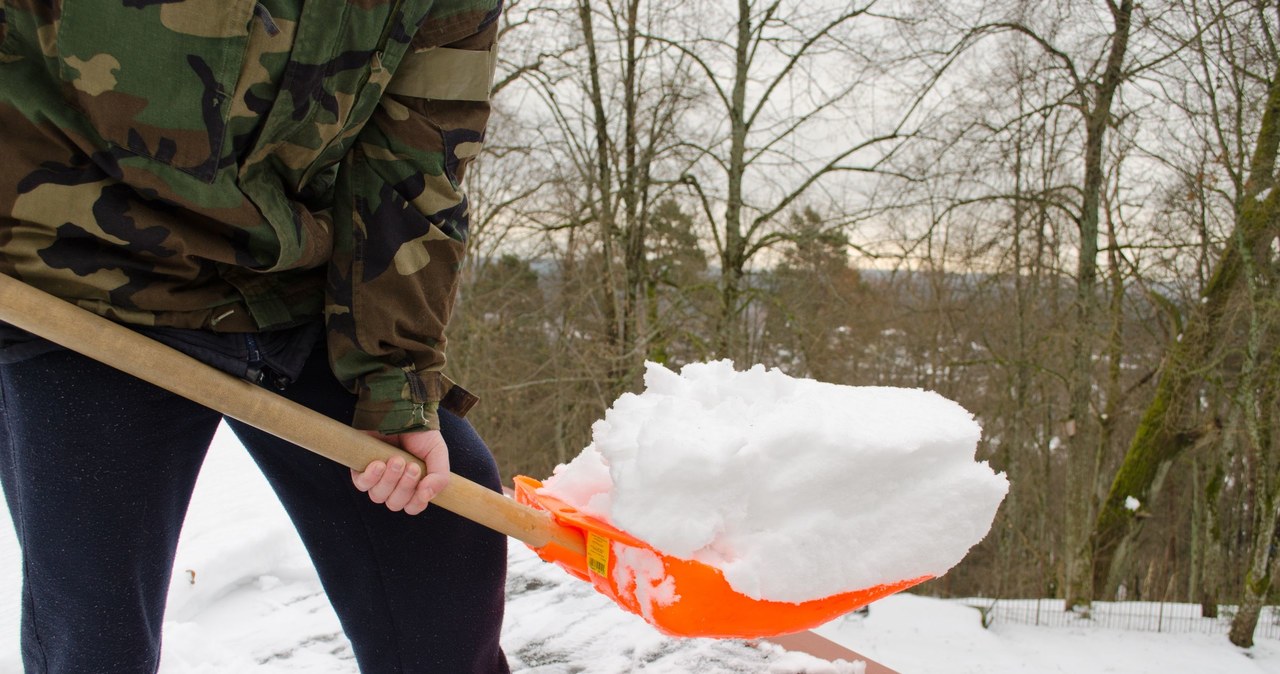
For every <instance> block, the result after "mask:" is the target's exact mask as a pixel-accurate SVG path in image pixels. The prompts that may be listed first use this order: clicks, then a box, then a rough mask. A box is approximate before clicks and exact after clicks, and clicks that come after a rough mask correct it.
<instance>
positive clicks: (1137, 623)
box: [958, 598, 1280, 639]
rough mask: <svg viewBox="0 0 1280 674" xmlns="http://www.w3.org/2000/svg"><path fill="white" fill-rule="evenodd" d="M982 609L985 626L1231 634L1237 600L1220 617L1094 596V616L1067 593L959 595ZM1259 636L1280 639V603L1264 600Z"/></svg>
mask: <svg viewBox="0 0 1280 674" xmlns="http://www.w3.org/2000/svg"><path fill="white" fill-rule="evenodd" d="M958 601H960V602H961V603H964V604H966V605H968V606H972V607H974V608H976V609H978V610H979V611H980V612H981V613H982V622H983V625H984V626H990V625H993V624H996V623H1010V624H1015V625H1043V626H1046V627H1084V628H1088V627H1101V628H1109V629H1117V630H1129V631H1137V632H1170V633H1174V634H1223V635H1225V634H1227V633H1228V632H1230V631H1231V619H1232V617H1233V616H1234V615H1235V611H1236V607H1235V606H1226V605H1224V606H1219V607H1218V617H1217V618H1204V617H1202V616H1201V615H1200V613H1201V609H1200V605H1199V604H1177V603H1171V602H1146V601H1141V602H1139V601H1117V602H1104V601H1095V602H1093V607H1092V610H1091V611H1090V615H1089V617H1087V618H1086V617H1084V616H1081V615H1079V614H1076V613H1073V612H1070V611H1067V610H1065V608H1064V602H1063V600H1061V599H988V598H967V599H961V600H958ZM1253 636H1254V638H1255V639H1280V607H1277V606H1264V607H1263V608H1262V612H1261V614H1260V615H1259V616H1258V627H1257V629H1256V630H1255V631H1254V634H1253Z"/></svg>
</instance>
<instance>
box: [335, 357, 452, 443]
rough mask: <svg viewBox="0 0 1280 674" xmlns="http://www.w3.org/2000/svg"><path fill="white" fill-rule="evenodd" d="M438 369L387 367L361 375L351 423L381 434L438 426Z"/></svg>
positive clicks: (441, 392) (440, 394)
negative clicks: (435, 370)
mask: <svg viewBox="0 0 1280 674" xmlns="http://www.w3.org/2000/svg"><path fill="white" fill-rule="evenodd" d="M444 393H445V390H444V385H443V378H442V377H441V375H440V373H439V372H415V371H413V370H410V369H407V368H406V369H403V370H389V371H383V372H379V373H376V374H370V375H367V376H365V377H364V381H363V382H362V385H361V386H360V388H359V395H360V397H359V400H358V401H357V402H356V411H355V416H354V417H353V418H352V420H351V425H352V426H354V427H355V428H359V429H361V430H372V431H378V432H379V433H382V434H384V435H392V434H395V433H407V432H409V431H427V430H439V429H440V415H439V409H440V399H441V398H443V397H444Z"/></svg>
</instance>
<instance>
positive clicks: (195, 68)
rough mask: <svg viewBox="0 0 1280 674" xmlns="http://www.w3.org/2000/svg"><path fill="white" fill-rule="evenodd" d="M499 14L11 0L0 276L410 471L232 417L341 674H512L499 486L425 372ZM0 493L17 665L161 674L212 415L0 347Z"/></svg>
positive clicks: (496, 5) (21, 346)
mask: <svg viewBox="0 0 1280 674" xmlns="http://www.w3.org/2000/svg"><path fill="white" fill-rule="evenodd" d="M500 11H501V7H500V0H434V1H432V0H363V1H361V2H301V1H300V0H261V1H260V2H253V1H251V0H124V1H123V2H102V1H101V0H62V2H56V3H50V2H35V1H33V0H13V1H11V2H6V3H4V5H3V9H0V12H2V14H0V157H3V160H0V273H4V274H7V275H9V276H13V277H16V278H18V279H20V280H22V281H24V282H26V283H29V284H31V285H33V286H35V287H37V288H40V289H42V290H45V291H47V292H50V293H52V294H54V295H57V296H59V297H61V298H63V299H65V300H67V301H70V302H73V303H75V304H77V305H79V306H81V307H83V308H86V309H89V310H91V311H93V312H95V313H97V314H100V315H102V316H106V317H108V318H110V319H113V320H115V321H118V322H120V323H123V324H126V325H129V326H130V327H132V328H134V329H136V330H138V331H139V332H142V333H143V334H145V335H147V336H149V337H152V338H154V339H156V340H158V341H160V342H163V343H165V344H168V345H169V346H172V347H174V348H176V349H179V350H181V351H183V352H185V353H188V354H189V355H193V356H195V357H197V358H199V359H201V360H203V361H205V362H207V363H209V364H211V365H214V366H215V367H218V368H220V369H222V370H224V371H228V372H232V373H234V374H236V375H238V376H242V377H245V378H247V379H249V380H251V381H253V382H255V383H260V384H262V385H263V386H269V387H272V388H275V389H279V390H280V392H281V395H284V396H286V397H288V398H290V399H292V400H295V401H297V402H299V403H302V404H303V405H306V406H307V407H309V408H311V409H313V410H316V411H318V412H321V413H323V414H325V415H327V416H329V417H331V418H334V419H340V420H343V421H344V422H348V423H350V424H352V425H353V426H355V427H356V428H359V429H362V430H364V431H366V432H368V433H370V434H374V435H376V436H377V437H379V438H382V439H384V440H385V441H387V442H389V443H392V444H394V445H397V446H399V447H402V448H403V449H405V450H407V451H409V452H412V453H413V454H415V455H417V456H418V457H420V458H422V459H423V460H424V462H425V464H426V466H427V469H426V474H425V475H423V474H421V471H420V470H419V469H418V468H417V466H416V465H409V466H406V465H405V463H404V462H403V461H401V460H399V459H391V460H389V461H388V462H386V463H383V462H375V463H373V464H370V465H369V467H368V468H367V469H366V470H364V471H362V472H358V473H357V472H352V471H348V469H346V468H342V467H340V466H338V465H337V464H334V463H331V462H328V461H327V460H325V459H321V458H319V457H317V456H315V455H312V454H310V453H308V452H306V451H305V450H302V449H300V448H298V447H294V446H292V445H288V444H287V443H285V442H283V441H281V440H278V439H275V438H273V437H271V436H269V435H267V434H265V433H263V432H261V431H257V430H254V429H252V428H249V427H246V426H244V425H243V424H240V423H238V422H235V421H232V420H227V421H228V423H229V424H230V426H231V428H232V429H233V430H234V431H235V433H236V434H237V435H238V436H239V437H240V439H241V440H242V442H243V444H244V445H245V447H246V448H247V450H248V451H249V452H250V454H251V455H252V457H253V459H254V460H255V462H256V463H257V465H258V466H259V467H260V468H261V470H262V472H263V473H264V475H265V476H266V478H267V480H268V481H269V483H270V484H271V486H272V488H273V489H274V490H275V492H276V494H277V495H278V497H279V499H280V501H281V502H282V504H283V505H284V507H285V510H286V511H287V512H288V514H289V516H290V517H291V519H292V521H293V523H294V525H295V527H296V528H297V530H298V533H299V535H300V536H301V538H302V540H303V542H304V544H305V545H306V547H307V550H308V553H309V554H310V556H311V558H312V560H313V561H314V563H315V567H316V569H317V571H318V573H319V575H320V579H321V581H322V584H323V586H324V589H325V591H326V593H327V595H328V597H329V599H330V601H331V603H332V604H333V606H334V609H335V611H336V613H337V615H338V617H339V620H340V622H341V624H342V628H343V630H344V631H345V632H346V634H347V636H348V637H349V639H350V641H351V644H352V649H353V651H354V654H355V658H356V661H357V663H358V665H359V667H360V669H361V671H364V672H373V673H377V674H382V673H386V672H443V673H447V674H455V673H459V672H486V673H487V672H505V671H508V665H507V663H506V660H505V657H504V655H503V653H502V649H501V646H500V644H499V641H498V638H499V633H500V628H501V622H502V612H503V586H504V582H505V580H504V577H505V566H506V557H505V550H506V547H505V546H506V540H505V538H504V537H503V536H502V535H500V534H497V533H494V532H492V531H489V530H487V529H485V528H483V527H481V526H479V525H476V524H474V523H471V522H469V521H466V520H464V519H462V518H460V517H457V516H455V515H453V514H451V513H448V512H446V511H443V510H442V509H440V508H429V507H427V505H428V503H429V501H430V499H431V498H432V497H433V496H434V495H435V494H437V493H439V491H440V490H441V489H442V488H444V487H445V486H446V485H447V481H448V471H449V470H450V469H452V470H453V471H454V472H456V473H458V474H460V475H463V476H465V477H467V478H469V479H472V480H475V481H477V482H480V483H481V484H485V485H487V486H488V487H490V488H491V489H495V490H497V489H500V483H499V480H498V475H497V470H496V466H495V463H494V460H493V457H492V456H491V454H490V453H489V450H488V448H487V447H486V446H485V444H484V443H483V441H482V440H481V439H480V438H479V437H478V435H477V434H476V433H475V431H474V430H473V429H472V427H471V426H470V425H469V424H468V423H467V422H466V420H465V419H463V418H462V415H464V414H465V412H466V409H467V408H468V407H469V406H470V405H471V404H473V403H474V401H475V399H474V397H472V396H471V395H470V394H468V393H467V392H466V391H465V390H463V389H461V388H460V387H457V386H455V385H454V384H452V382H450V381H449V380H448V379H447V378H446V377H445V376H444V375H443V373H442V372H443V369H444V364H445V347H446V340H445V328H446V325H447V324H448V322H449V317H450V314H451V312H452V310H453V305H454V302H455V298H456V294H457V285H458V281H457V277H458V271H459V266H460V264H461V260H462V257H463V254H464V249H465V245H466V244H465V242H466V238H467V230H468V202H467V199H466V197H465V195H464V193H463V191H462V190H461V188H460V184H461V181H462V179H463V176H464V173H465V171H466V168H467V165H468V164H469V162H470V161H471V160H472V159H473V158H474V157H475V156H476V154H477V152H478V151H479V149H480V147H481V143H482V142H483V137H484V132H485V127H486V124H487V117H488V113H489V104H488V94H489V89H490V87H491V83H492V77H493V69H494V63H495V59H496V56H495V54H496V51H495V49H496V47H495V43H496V36H497V31H498V24H497V19H498V17H499V14H500ZM0 411H2V413H3V414H2V419H3V423H2V424H0V481H2V482H3V486H4V493H5V497H6V500H7V504H8V509H9V512H10V514H11V516H12V518H13V522H14V526H15V529H16V531H17V536H18V541H19V545H20V546H21V549H22V576H23V578H22V580H23V589H22V609H21V610H22V618H21V650H22V652H21V658H22V661H23V663H24V665H25V667H26V669H27V671H29V672H56V673H63V672H99V673H105V672H112V673H125V672H154V671H156V669H157V667H158V663H159V658H160V637H161V625H162V622H163V612H164V598H165V596H166V593H167V589H168V584H169V579H170V574H171V572H172V565H173V559H174V554H175V548H176V544H177V538H178V533H179V530H180V528H181V523H182V519H183V516H184V513H185V510H186V508H187V504H188V502H189V499H190V496H191V493H192V489H193V486H194V484H195V480H196V476H197V473H198V471H199V469H200V464H201V461H202V460H203V457H204V454H205V450H206V448H207V446H208V444H209V442H210V440H211V437H212V435H213V433H214V429H215V428H216V426H217V425H218V424H219V423H220V422H221V421H223V420H222V418H221V415H219V414H218V413H217V412H214V411H211V410H209V409H207V408H203V407H200V406H198V405H196V404H195V403H192V402H190V401H187V400H184V399H181V398H178V397H177V396H175V395H173V394H171V393H168V392H165V391H163V390H160V389H157V388H155V387H153V386H151V385H148V384H145V383H143V382H141V381H139V380H136V379H134V378H132V377H129V376H127V375H124V374H122V373H119V372H116V371H113V370H111V369H110V368H107V367H106V366H103V365H100V364H98V363H95V362H93V361H91V360H88V359H87V358H84V357H82V356H80V355H78V354H75V353H72V352H69V351H66V350H64V349H61V348H59V347H57V346H55V345H53V344H51V343H49V342H45V341H43V340H41V339H40V338H38V337H35V336H32V335H29V334H26V333H23V332H21V331H19V330H17V329H16V328H14V327H12V326H7V327H5V328H4V329H3V330H0Z"/></svg>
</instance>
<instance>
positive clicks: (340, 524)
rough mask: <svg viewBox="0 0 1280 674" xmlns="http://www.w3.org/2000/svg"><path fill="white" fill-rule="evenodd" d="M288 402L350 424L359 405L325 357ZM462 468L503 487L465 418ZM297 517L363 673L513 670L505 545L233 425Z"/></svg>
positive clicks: (455, 429) (446, 419) (460, 433)
mask: <svg viewBox="0 0 1280 674" xmlns="http://www.w3.org/2000/svg"><path fill="white" fill-rule="evenodd" d="M284 395H285V396H286V397H288V398H291V399H293V400H294V401H296V402H298V403H300V404H302V405H305V406H306V407H308V408H311V409H313V410H316V411H318V412H320V413H322V414H324V415H326V416H328V417H330V418H334V419H338V420H341V421H343V422H344V423H345V422H347V421H349V420H350V418H351V414H352V411H353V408H354V403H355V398H354V396H352V395H351V394H350V393H349V392H347V391H346V390H345V389H343V388H342V387H341V386H340V385H338V383H337V382H336V380H334V378H333V376H332V374H330V372H329V368H328V365H327V363H326V361H325V359H324V355H323V350H318V351H317V353H316V354H315V355H314V357H313V358H312V359H311V360H310V361H309V362H308V364H307V367H306V368H305V370H304V371H303V373H302V375H301V376H300V377H299V379H298V381H297V382H295V383H294V384H293V385H292V386H290V387H289V389H288V390H287V391H285V394H284ZM441 423H442V425H443V429H442V431H443V433H444V437H445V441H446V442H447V443H448V445H449V456H450V461H451V463H452V468H453V471H454V472H456V473H458V474H460V475H463V476H465V477H468V478H469V479H472V480H475V481H477V482H479V483H481V484H484V485H486V486H488V487H490V488H491V489H494V490H499V489H500V488H501V487H500V482H499V479H498V473H497V468H496V466H495V464H494V461H493V457H492V456H491V455H490V453H489V450H488V448H487V447H486V446H485V444H484V443H483V441H481V439H480V438H479V436H477V435H476V433H475V431H474V430H473V429H472V428H471V426H470V424H468V423H467V422H466V421H465V420H463V419H459V418H457V417H455V416H453V415H451V414H449V413H448V412H442V413H441ZM231 426H232V428H233V429H234V430H235V431H236V434H237V435H238V436H239V437H240V438H241V440H242V441H243V442H244V443H245V446H246V447H247V448H248V449H249V451H250V453H251V454H252V456H253V458H254V460H255V461H257V463H258V465H259V467H260V468H261V469H262V472H263V474H264V475H266V477H267V480H268V481H269V482H270V483H271V485H272V487H273V488H274V489H275V491H276V493H277V495H278V496H279V498H280V500H281V502H282V503H283V504H284V507H285V510H286V511H287V512H288V513H289V516H290V517H291V518H292V519H293V522H294V525H295V526H296V527H297V529H298V532H299V534H300V535H301V537H302V540H303V543H304V544H305V545H306V546H307V550H308V552H309V553H310V555H311V558H312V560H313V562H314V563H315V565H316V569H317V571H318V572H319V574H320V578H321V581H322V583H323V585H324V588H325V592H326V593H327V594H328V596H329V600H330V601H331V602H332V604H333V606H334V609H335V610H336V612H337V614H338V617H339V619H340V620H341V622H342V627H343V630H344V631H345V632H346V634H347V636H348V638H350V640H351V642H352V646H353V649H354V650H355V654H356V659H357V662H358V663H359V665H360V669H361V671H363V672H368V673H369V674H384V673H387V674H390V673H395V672H403V673H405V674H417V673H420V672H439V673H441V674H463V673H465V672H483V673H484V674H489V673H492V672H506V671H508V669H507V664H506V660H505V657H504V656H503V654H502V650H501V648H500V647H499V644H498V638H499V635H500V631H501V625H502V612H503V590H504V582H505V574H506V538H505V537H504V536H502V535H501V534H497V533H495V532H493V531H491V530H489V529H486V528H484V527H481V526H480V525H477V524H475V523H473V522H470V521H468V520H465V519H463V518H461V517H458V516H456V515H454V514H452V513H450V512H447V511H445V510H443V509H441V508H439V507H435V506H431V507H428V508H427V510H426V511H425V512H423V513H422V514H421V515H418V516H414V517H411V516H408V515H405V514H403V513H393V512H390V511H388V510H387V509H386V508H385V507H384V506H381V505H378V504H375V503H372V502H370V501H369V499H368V497H367V496H366V495H364V494H362V493H360V492H359V491H357V490H356V489H355V488H354V487H353V486H352V485H351V476H350V472H349V471H348V470H347V469H346V468H344V467H342V466H339V465H338V464H335V463H333V462H331V461H329V460H327V459H323V458H320V457H318V456H316V455H314V454H312V453H310V452H307V451H305V450H302V449H300V448H298V447H296V446H294V445H291V444H289V443H287V442H284V441H282V440H280V439H278V438H275V437H274V436H271V435H268V434H266V433H263V432H261V431H258V430H256V429H253V428H250V427H247V426H245V425H244V424H240V423H238V422H231Z"/></svg>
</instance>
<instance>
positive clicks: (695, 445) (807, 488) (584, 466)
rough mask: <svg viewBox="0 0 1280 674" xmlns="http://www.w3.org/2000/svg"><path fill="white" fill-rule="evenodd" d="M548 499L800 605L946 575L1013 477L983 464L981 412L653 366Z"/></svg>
mask: <svg viewBox="0 0 1280 674" xmlns="http://www.w3.org/2000/svg"><path fill="white" fill-rule="evenodd" d="M645 387H646V388H645V390H644V392H642V393H640V394H638V395H636V394H624V395H622V396H621V397H619V398H618V400H617V401H616V402H614V404H613V407H611V408H610V409H609V410H608V411H607V412H606V413H605V417H604V419H603V420H600V421H597V422H596V423H595V425H594V426H593V427H592V436H593V443H592V445H590V446H588V447H587V448H586V449H585V450H584V451H583V452H582V454H580V455H579V456H578V457H577V458H576V459H574V460H573V461H572V462H570V463H569V464H566V465H563V466H560V467H558V468H557V470H556V474H555V475H554V476H553V477H551V478H550V479H548V480H547V481H546V484H545V487H544V491H545V492H547V493H549V494H551V495H553V496H556V497H558V498H560V499H561V500H564V501H566V502H568V503H569V504H570V505H573V506H575V507H577V508H578V509H579V510H581V511H583V512H585V513H588V514H591V515H594V516H596V517H599V518H600V519H603V520H605V521H607V522H610V523H611V524H613V525H614V526H617V527H618V528H620V529H622V530H624V531H626V532H628V533H630V534H632V535H634V536H636V537H637V538H639V539H641V540H643V541H645V542H646V543H649V544H650V545H652V546H653V547H654V548H655V549H657V550H659V551H661V552H663V553H664V554H668V555H671V556H674V557H679V558H682V559H694V560H697V561H700V562H703V563H705V564H708V565H710V566H714V567H716V568H718V569H720V570H722V571H723V572H724V575H725V578H726V580H727V581H728V582H729V584H730V586H732V587H733V589H734V590H736V591H738V592H740V593H742V594H744V595H746V596H748V597H751V598H753V599H768V600H773V601H790V602H802V601H808V600H811V599H819V598H822V597H827V596H830V595H834V594H839V593H842V592H849V591H852V590H859V589H864V588H869V587H874V586H876V585H882V584H886V583H892V582H895V581H901V580H909V579H913V578H918V577H920V576H926V575H930V576H941V575H942V574H944V573H946V571H947V570H948V569H950V568H951V567H953V566H955V565H956V564H957V563H958V562H959V561H960V560H961V559H962V558H963V557H964V555H965V554H966V553H967V552H968V551H969V549H970V548H971V547H972V546H973V545H975V544H977V543H978V542H979V541H980V540H982V538H983V537H984V536H986V534H987V531H988V530H989V529H990V527H991V522H992V519H993V518H994V517H995V513H996V509H997V508H998V507H999V505H1000V502H1001V500H1002V499H1003V498H1004V495H1005V493H1006V491H1007V490H1008V480H1007V479H1005V477H1004V475H1003V474H1000V475H997V474H995V473H994V472H993V471H992V470H991V467H990V466H988V465H987V464H986V463H985V462H975V461H974V452H975V449H976V447H977V443H978V439H979V437H980V435H981V432H982V431H981V428H980V427H979V426H978V423H977V422H976V421H975V420H974V418H973V415H971V414H970V413H969V412H967V411H965V410H964V408H962V407H961V406H960V405H958V404H956V403H954V402H952V401H950V400H947V399H946V398H943V397H942V396H940V395H938V394H936V393H932V392H927V391H921V390H918V389H902V388H887V387H853V386H840V385H835V384H828V383H823V382H819V381H815V380H812V379H800V378H794V377H789V376H787V375H786V374H784V373H783V372H781V371H779V370H770V369H766V368H764V367H763V366H759V365H757V366H755V367H753V368H751V369H749V370H746V371H735V370H734V368H733V363H732V362H730V361H727V360H724V361H716V362H712V363H695V364H691V365H686V366H685V367H684V368H683V369H681V371H680V373H679V374H677V373H675V372H672V371H671V370H668V369H666V368H665V367H663V366H661V365H658V364H655V363H649V364H648V368H647V371H646V374H645Z"/></svg>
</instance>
